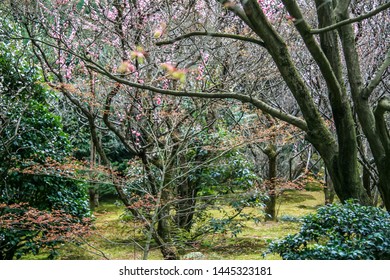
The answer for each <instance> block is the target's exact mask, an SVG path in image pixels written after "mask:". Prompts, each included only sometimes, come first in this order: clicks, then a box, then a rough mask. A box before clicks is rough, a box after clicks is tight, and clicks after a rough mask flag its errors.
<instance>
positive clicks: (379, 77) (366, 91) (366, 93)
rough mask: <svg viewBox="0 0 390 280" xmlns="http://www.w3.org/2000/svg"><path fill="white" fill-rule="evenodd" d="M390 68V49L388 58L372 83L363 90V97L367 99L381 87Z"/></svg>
mask: <svg viewBox="0 0 390 280" xmlns="http://www.w3.org/2000/svg"><path fill="white" fill-rule="evenodd" d="M389 66H390V49H389V50H388V51H387V54H386V58H385V60H384V61H383V63H382V65H381V66H380V67H379V69H378V70H377V71H376V73H375V75H374V77H373V78H372V80H371V81H370V83H369V84H368V85H367V86H366V87H365V88H364V89H363V90H362V97H363V98H364V99H367V98H368V97H369V96H370V94H371V93H372V92H373V91H374V89H375V88H376V87H377V86H378V85H379V83H380V82H381V80H382V76H383V74H384V73H385V72H386V70H387V68H388V67H389Z"/></svg>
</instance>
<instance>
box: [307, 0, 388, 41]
mask: <svg viewBox="0 0 390 280" xmlns="http://www.w3.org/2000/svg"><path fill="white" fill-rule="evenodd" d="M389 7H390V2H388V3H386V4H383V5H382V6H379V7H378V8H376V9H375V10H372V11H371V12H369V13H367V14H364V15H361V16H358V17H355V18H349V19H346V20H342V21H339V22H338V23H336V24H333V25H329V26H327V27H324V28H320V29H312V30H311V31H310V33H312V34H319V33H323V32H327V31H331V30H334V29H337V28H339V27H341V26H344V25H347V24H350V23H354V22H358V21H362V20H364V19H367V18H370V17H372V16H374V15H376V14H379V13H380V12H383V11H384V10H386V9H388V8H389Z"/></svg>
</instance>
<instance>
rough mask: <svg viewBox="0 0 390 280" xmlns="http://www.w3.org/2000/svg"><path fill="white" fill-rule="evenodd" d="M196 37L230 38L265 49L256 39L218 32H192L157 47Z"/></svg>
mask: <svg viewBox="0 0 390 280" xmlns="http://www.w3.org/2000/svg"><path fill="white" fill-rule="evenodd" d="M194 36H209V37H217V38H229V39H233V40H240V41H245V42H250V43H254V44H257V45H260V46H262V47H265V45H264V42H263V41H261V40H257V39H254V38H250V37H244V36H240V35H236V34H228V33H216V32H208V31H205V32H201V31H196V32H191V33H188V34H184V35H181V36H179V37H176V38H174V39H172V40H167V41H160V42H157V43H156V46H163V45H169V44H173V43H175V42H178V41H180V40H183V39H186V38H190V37H194Z"/></svg>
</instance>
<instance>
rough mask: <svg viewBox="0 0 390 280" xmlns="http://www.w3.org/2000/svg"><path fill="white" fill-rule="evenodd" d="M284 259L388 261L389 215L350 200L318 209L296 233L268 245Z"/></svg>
mask: <svg viewBox="0 0 390 280" xmlns="http://www.w3.org/2000/svg"><path fill="white" fill-rule="evenodd" d="M267 253H277V254H279V255H280V256H281V257H282V258H283V259H286V260H304V259H308V260H347V259H349V260H364V259H381V260H384V259H386V260H387V259H390V215H389V213H387V212H385V211H383V210H381V209H379V208H376V207H371V206H362V205H359V204H357V203H355V202H353V201H347V202H346V203H345V204H334V205H329V206H324V207H321V208H319V209H318V210H317V212H316V213H315V214H311V215H308V216H306V217H305V218H304V219H303V225H302V227H301V230H300V232H299V233H297V234H295V235H288V236H287V237H286V238H284V239H282V240H280V241H274V242H272V243H271V244H270V246H269V248H268V252H267Z"/></svg>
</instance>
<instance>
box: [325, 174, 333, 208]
mask: <svg viewBox="0 0 390 280" xmlns="http://www.w3.org/2000/svg"><path fill="white" fill-rule="evenodd" d="M325 184H326V186H325V188H324V194H325V205H328V204H332V203H333V201H334V196H335V191H334V187H333V182H332V179H331V178H330V176H329V174H328V171H327V170H325Z"/></svg>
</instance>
